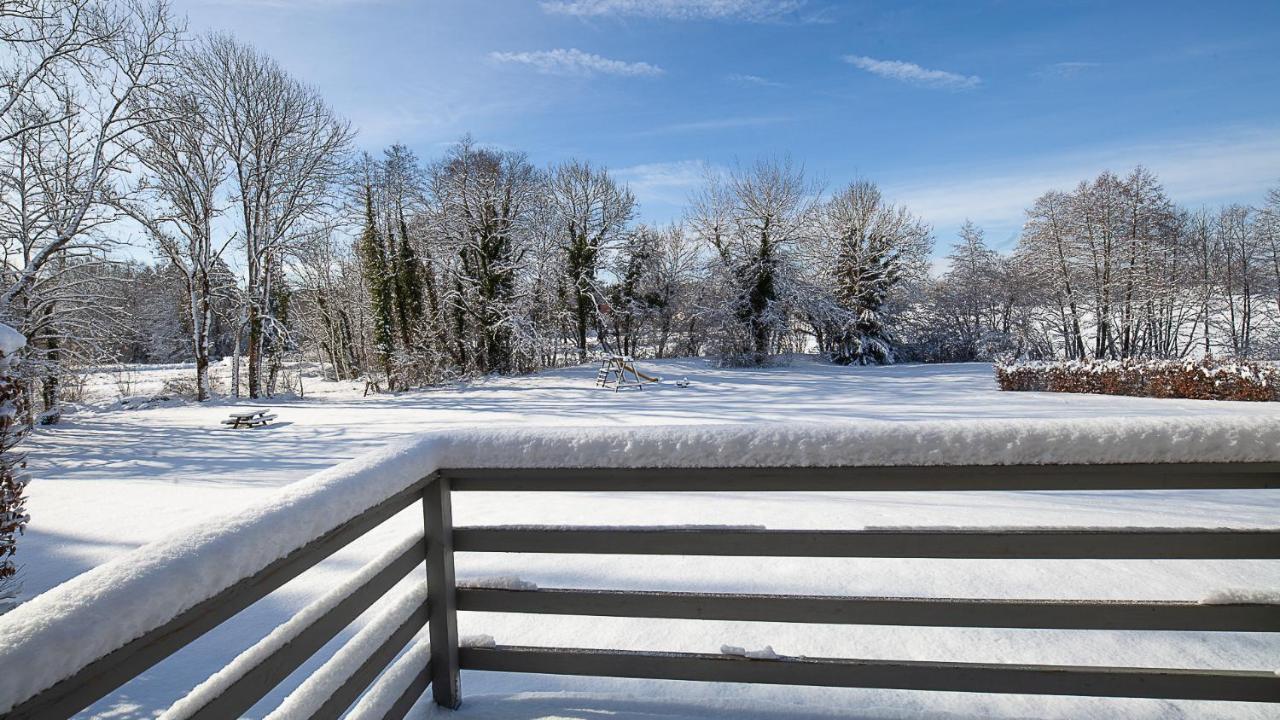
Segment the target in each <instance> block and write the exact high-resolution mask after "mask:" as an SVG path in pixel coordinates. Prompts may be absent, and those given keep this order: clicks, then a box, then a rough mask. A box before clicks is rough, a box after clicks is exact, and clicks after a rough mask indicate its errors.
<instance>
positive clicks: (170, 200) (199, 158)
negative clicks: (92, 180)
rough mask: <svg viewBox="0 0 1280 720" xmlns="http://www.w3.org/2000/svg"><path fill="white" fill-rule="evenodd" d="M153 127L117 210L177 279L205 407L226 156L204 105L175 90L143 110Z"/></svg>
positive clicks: (181, 88)
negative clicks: (136, 178) (131, 189)
mask: <svg viewBox="0 0 1280 720" xmlns="http://www.w3.org/2000/svg"><path fill="white" fill-rule="evenodd" d="M145 105H146V107H147V108H148V109H146V110H144V111H143V112H145V113H150V114H151V115H153V116H154V119H155V121H154V122H151V123H148V124H147V125H146V126H144V128H143V131H142V134H143V137H144V141H143V142H142V143H139V144H138V145H137V147H136V148H135V152H134V156H135V157H136V158H137V160H138V163H139V165H140V166H141V168H142V170H143V173H144V174H143V177H142V179H141V180H140V182H139V183H138V187H137V191H136V192H135V193H134V194H133V196H132V197H130V198H128V199H126V200H124V201H123V202H121V203H120V207H121V208H122V209H123V210H124V211H125V212H126V213H128V214H129V215H130V216H131V217H132V218H134V219H135V220H136V221H138V222H139V223H140V224H141V225H142V226H143V227H144V228H145V229H146V231H147V233H148V235H150V237H151V239H152V242H154V244H155V247H156V249H157V251H158V252H159V253H160V255H161V256H162V257H163V258H164V259H166V260H167V261H168V262H169V263H171V264H172V265H173V267H174V268H176V269H177V270H178V271H179V272H181V273H182V278H183V282H184V283H185V286H186V295H187V300H188V302H187V313H188V317H189V319H190V321H191V351H192V355H193V356H194V358H195V364H196V399H197V400H201V401H203V400H207V399H209V395H210V386H209V344H210V328H211V327H212V326H213V320H214V317H213V298H214V294H215V292H216V291H217V290H218V288H217V287H216V284H215V279H214V278H215V276H216V272H217V269H218V267H219V264H220V263H221V262H222V255H223V252H224V251H225V250H226V249H227V247H228V245H229V244H230V241H231V238H230V237H227V238H221V239H216V238H215V237H214V234H215V227H214V222H215V220H216V219H217V218H218V217H219V216H220V215H221V214H222V208H220V207H219V206H218V191H219V188H220V187H221V186H222V184H223V182H224V181H225V180H226V178H227V173H228V168H227V154H226V150H225V149H224V148H223V147H222V145H221V144H220V143H219V142H218V138H217V136H216V135H215V134H214V132H213V129H212V128H211V127H210V126H209V125H208V124H206V123H205V122H204V121H203V120H202V118H203V117H204V115H205V113H206V112H207V111H208V106H207V103H206V101H205V99H204V98H202V97H201V96H200V95H199V94H198V93H196V92H195V91H194V90H193V89H192V88H190V87H189V86H185V85H183V84H175V87H172V88H170V89H168V90H167V91H166V92H164V93H163V94H162V96H161V97H159V98H156V99H155V100H154V101H150V102H148V103H146V104H145Z"/></svg>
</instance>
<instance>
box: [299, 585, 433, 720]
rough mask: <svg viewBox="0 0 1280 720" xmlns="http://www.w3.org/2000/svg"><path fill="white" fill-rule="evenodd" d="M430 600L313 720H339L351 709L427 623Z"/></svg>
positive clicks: (312, 716)
mask: <svg viewBox="0 0 1280 720" xmlns="http://www.w3.org/2000/svg"><path fill="white" fill-rule="evenodd" d="M428 606H429V601H427V600H424V601H423V602H422V604H420V605H419V606H418V607H417V609H415V610H414V611H413V613H412V614H411V615H409V617H407V618H405V619H404V622H402V623H400V625H399V626H397V627H396V629H395V630H394V631H392V633H391V634H390V635H389V636H387V639H386V640H384V641H383V642H382V644H381V645H379V646H378V647H377V648H375V649H374V651H373V652H371V653H370V654H369V656H368V657H367V658H365V660H364V662H362V663H360V667H358V668H356V669H355V670H353V671H352V673H351V675H350V676H349V677H348V678H347V679H346V681H345V682H343V683H342V685H341V686H339V687H338V688H337V689H335V690H334V692H333V694H332V695H330V696H329V697H328V698H326V699H325V701H324V703H323V704H322V705H321V706H320V708H319V709H318V710H316V711H315V712H314V713H312V714H311V716H310V720H337V719H338V718H340V717H342V714H343V713H345V712H346V711H347V708H349V707H351V703H353V702H355V701H356V698H358V697H360V693H362V692H364V690H365V688H367V687H369V685H370V684H371V683H372V682H373V681H374V679H375V678H377V677H378V675H379V674H380V673H381V672H382V671H383V670H385V669H386V668H387V666H388V665H390V664H391V661H392V660H395V658H396V655H398V654H399V653H400V651H401V650H402V649H403V648H404V647H405V646H406V645H408V644H409V641H410V640H412V639H413V636H414V635H416V634H418V631H419V630H421V629H422V628H423V627H425V626H426V624H427V611H428Z"/></svg>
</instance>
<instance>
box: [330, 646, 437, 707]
mask: <svg viewBox="0 0 1280 720" xmlns="http://www.w3.org/2000/svg"><path fill="white" fill-rule="evenodd" d="M427 635H428V631H427V629H426V628H423V629H422V631H421V632H419V633H418V636H417V637H415V638H414V639H413V642H411V643H410V644H409V649H408V650H407V651H405V652H404V654H402V655H401V656H400V657H398V658H396V660H395V662H393V663H391V667H388V668H387V670H386V672H384V673H383V674H382V675H379V676H378V679H377V680H376V681H375V682H374V684H373V686H372V687H370V688H369V690H368V692H366V693H365V694H364V695H363V696H362V697H361V698H360V700H359V701H357V702H356V704H355V705H354V706H352V708H351V712H349V713H348V714H347V720H380V719H381V718H383V717H386V715H387V713H388V712H389V711H390V710H391V706H392V705H394V704H395V702H396V700H399V699H400V696H401V695H402V694H403V693H404V691H405V690H406V689H407V688H408V687H409V683H411V682H413V679H414V678H415V677H417V676H418V673H419V672H421V671H422V668H424V667H426V665H427V663H428V662H429V661H430V660H431V642H430V640H429V639H428V637H427ZM426 694H427V695H430V692H429V691H428V692H427V693H426Z"/></svg>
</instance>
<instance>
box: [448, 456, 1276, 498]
mask: <svg viewBox="0 0 1280 720" xmlns="http://www.w3.org/2000/svg"><path fill="white" fill-rule="evenodd" d="M439 472H440V474H441V475H443V476H445V477H448V478H449V479H450V481H451V483H452V488H453V489H454V490H462V491H469V490H470V491H474V490H484V491H494V490H519V491H539V492H575V491H577V492H583V491H602V490H607V491H649V492H681V491H687V492H720V491H729V492H759V491H806V492H867V491H984V490H989V491H998V490H1074V491H1091V490H1189V489H1206V490H1208V489H1265V488H1272V489H1274V488H1280V463H1266V462H1259V463H1164V464H1137V463H1134V464H1113V465H923V466H893V467H874V466H869V467H790V468H696V469H682V468H478V469H470V470H469V469H449V470H441V471H439Z"/></svg>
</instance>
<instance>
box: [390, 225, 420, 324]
mask: <svg viewBox="0 0 1280 720" xmlns="http://www.w3.org/2000/svg"><path fill="white" fill-rule="evenodd" d="M422 292H423V281H422V273H421V271H420V267H419V263H418V255H417V253H415V252H414V251H413V244H412V243H411V242H409V227H408V224H407V223H406V222H405V220H404V216H403V215H401V216H400V242H399V244H398V245H397V246H396V255H395V299H396V319H397V320H399V323H400V338H401V341H402V342H403V343H404V347H405V348H406V349H408V348H411V347H413V346H414V344H415V343H414V338H415V336H416V334H417V330H418V325H419V324H420V323H421V321H422Z"/></svg>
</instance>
